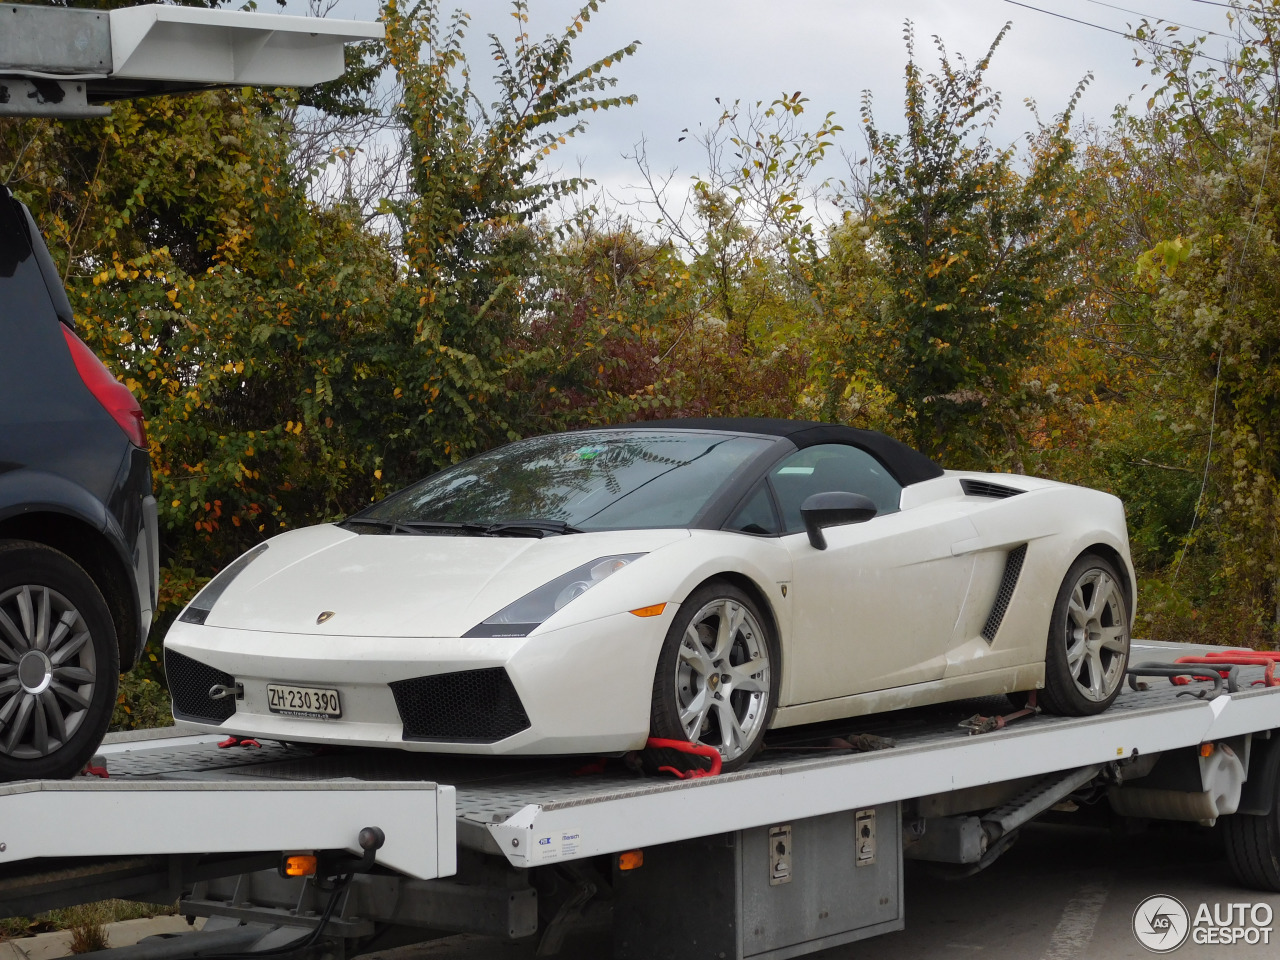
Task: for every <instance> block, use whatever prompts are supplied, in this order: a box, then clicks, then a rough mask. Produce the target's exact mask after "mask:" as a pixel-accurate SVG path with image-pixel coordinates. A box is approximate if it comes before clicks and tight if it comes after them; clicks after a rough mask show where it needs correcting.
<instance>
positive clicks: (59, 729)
mask: <svg viewBox="0 0 1280 960" xmlns="http://www.w3.org/2000/svg"><path fill="white" fill-rule="evenodd" d="M119 677H120V651H119V649H118V647H117V645H116V631H115V625H114V624H113V622H112V620H111V614H110V612H109V611H108V610H107V605H106V602H105V601H104V600H103V599H102V593H101V592H100V591H99V590H98V588H97V586H96V585H95V584H94V582H93V580H92V579H91V578H90V577H89V575H88V574H87V573H85V571H84V570H83V569H82V568H81V567H80V566H79V565H78V564H77V563H76V562H75V561H73V560H72V559H71V558H70V557H68V556H66V555H65V554H63V553H60V552H59V551H57V550H53V549H51V548H49V547H46V546H43V545H41V544H37V543H30V542H27V541H21V540H9V541H0V780H26V779H36V778H64V777H72V776H75V775H76V774H77V773H79V772H80V770H81V769H82V768H83V767H84V764H85V762H86V761H87V760H88V759H89V758H90V757H91V756H92V755H93V751H94V750H96V749H97V747H98V745H99V744H100V743H101V742H102V736H103V734H104V733H106V729H107V725H108V723H109V722H110V720H111V710H112V707H113V706H114V705H115V698H116V688H117V686H118V684H119Z"/></svg>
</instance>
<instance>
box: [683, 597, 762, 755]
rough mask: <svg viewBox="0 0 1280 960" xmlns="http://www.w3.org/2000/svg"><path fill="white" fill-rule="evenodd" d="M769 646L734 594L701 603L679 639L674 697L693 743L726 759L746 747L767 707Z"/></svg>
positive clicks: (751, 739)
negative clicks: (729, 597) (704, 746)
mask: <svg viewBox="0 0 1280 960" xmlns="http://www.w3.org/2000/svg"><path fill="white" fill-rule="evenodd" d="M771 669H772V667H771V665H770V663H769V647H768V644H767V643H766V641H765V634H764V630H763V629H762V628H761V627H760V624H759V622H758V621H757V620H756V618H755V615H754V614H753V613H752V612H751V611H750V610H749V609H747V608H746V607H745V606H743V605H742V604H741V603H739V602H738V601H736V600H732V599H728V598H719V599H716V600H712V601H711V602H710V603H708V604H706V605H705V606H703V607H702V609H701V610H699V611H698V612H697V614H696V615H695V616H694V618H693V619H692V620H691V621H690V622H689V626H688V627H687V628H686V629H685V632H684V636H683V637H682V638H681V640H680V654H679V662H678V666H677V668H676V677H675V683H676V703H677V705H678V709H679V712H680V725H681V727H683V728H684V732H685V734H686V735H687V736H688V738H689V739H690V740H691V741H692V742H694V743H703V744H706V745H707V746H712V747H715V748H716V749H718V750H719V751H720V756H721V758H722V759H723V760H725V761H732V760H734V759H736V758H737V757H739V756H741V755H742V754H743V753H744V752H745V751H747V750H748V749H749V748H750V747H751V746H752V745H753V744H754V743H755V741H756V739H757V738H758V737H759V736H760V734H761V733H762V732H763V730H762V728H763V726H764V722H765V718H766V717H767V716H768V713H769V671H770V670H771Z"/></svg>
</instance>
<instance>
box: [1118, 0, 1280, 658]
mask: <svg viewBox="0 0 1280 960" xmlns="http://www.w3.org/2000/svg"><path fill="white" fill-rule="evenodd" d="M1232 7H1233V9H1232V11H1231V13H1230V14H1229V15H1228V16H1229V22H1230V23H1231V25H1232V28H1233V32H1234V39H1235V46H1234V52H1233V53H1232V54H1230V55H1228V56H1227V57H1226V58H1225V59H1223V58H1220V57H1219V56H1217V54H1216V51H1217V48H1216V47H1215V48H1214V51H1215V52H1214V53H1209V52H1208V51H1207V49H1206V47H1207V38H1206V37H1203V36H1202V37H1197V38H1194V39H1191V40H1188V41H1183V40H1181V39H1179V37H1178V35H1177V34H1176V33H1171V32H1169V31H1167V30H1166V29H1164V28H1161V27H1160V26H1159V25H1155V24H1151V23H1149V22H1146V21H1144V22H1143V23H1142V24H1141V25H1140V26H1139V27H1138V28H1137V30H1136V36H1137V38H1138V40H1139V41H1140V42H1141V43H1142V45H1143V46H1144V47H1145V56H1146V57H1147V58H1149V59H1150V61H1151V63H1152V73H1153V75H1154V76H1156V77H1157V78H1159V81H1160V86H1159V87H1158V89H1157V90H1156V92H1155V94H1154V95H1153V96H1152V98H1151V101H1150V102H1149V105H1148V107H1149V110H1150V117H1149V120H1148V127H1147V129H1148V131H1149V136H1148V138H1147V139H1148V143H1149V145H1150V146H1149V152H1150V155H1151V156H1152V157H1153V158H1156V159H1158V160H1159V161H1160V162H1161V172H1162V175H1163V176H1164V177H1166V178H1167V179H1168V180H1169V182H1171V184H1172V185H1173V190H1174V193H1175V195H1176V196H1177V203H1176V210H1175V211H1173V213H1172V215H1165V216H1161V217H1159V218H1153V228H1154V229H1153V236H1152V238H1151V239H1152V240H1153V241H1154V242H1152V243H1151V245H1150V248H1149V249H1148V250H1146V251H1145V252H1144V253H1142V254H1141V255H1140V256H1139V257H1137V258H1136V263H1134V264H1133V266H1134V269H1135V274H1136V277H1137V279H1138V281H1139V282H1141V283H1142V284H1143V285H1144V286H1145V287H1146V288H1147V289H1148V291H1149V292H1150V294H1151V296H1152V297H1153V301H1154V303H1153V306H1154V309H1153V313H1152V316H1151V319H1150V323H1149V325H1148V326H1147V327H1146V328H1145V330H1144V331H1143V333H1144V337H1145V338H1146V342H1148V343H1150V344H1154V345H1155V346H1156V347H1157V348H1158V349H1159V350H1160V351H1161V352H1162V353H1163V354H1164V355H1165V356H1167V357H1168V358H1169V359H1168V361H1167V362H1166V364H1165V365H1164V366H1165V369H1164V370H1163V372H1164V373H1165V374H1166V375H1167V376H1168V378H1169V380H1170V382H1171V383H1172V384H1173V385H1174V389H1173V390H1172V391H1170V396H1169V403H1168V407H1169V412H1170V414H1172V416H1170V418H1169V420H1170V422H1171V423H1172V424H1173V428H1174V429H1175V430H1176V431H1177V433H1178V434H1179V435H1180V438H1181V441H1182V443H1183V445H1184V447H1185V448H1187V449H1188V450H1191V451H1194V456H1193V458H1192V461H1193V467H1194V470H1195V477H1196V479H1197V480H1198V481H1199V482H1197V484H1196V487H1197V498H1196V503H1195V512H1194V516H1193V519H1192V522H1191V524H1190V525H1189V527H1188V529H1187V531H1186V535H1185V547H1184V550H1185V551H1191V550H1192V549H1193V548H1194V551H1195V553H1196V554H1198V555H1199V556H1200V558H1201V561H1200V563H1199V564H1195V563H1194V561H1193V564H1192V565H1191V566H1192V567H1195V566H1200V567H1201V568H1202V569H1201V570H1200V571H1199V573H1200V576H1199V577H1197V576H1196V573H1197V571H1195V570H1194V569H1188V570H1187V574H1188V575H1190V576H1191V577H1192V581H1191V582H1192V587H1191V589H1192V592H1193V593H1195V594H1198V595H1199V596H1200V597H1202V598H1205V597H1208V596H1213V595H1217V597H1218V598H1219V599H1218V601H1217V602H1218V604H1219V605H1220V606H1222V607H1223V608H1227V607H1229V608H1230V609H1231V611H1232V616H1231V619H1232V620H1234V621H1235V626H1234V627H1233V632H1234V633H1235V634H1236V635H1237V636H1240V637H1242V638H1248V639H1254V640H1259V639H1264V638H1265V639H1271V640H1274V639H1275V638H1276V636H1277V633H1278V632H1280V524H1278V523H1277V521H1278V520H1280V429H1278V425H1280V372H1278V369H1280V368H1278V367H1277V359H1278V358H1280V319H1278V317H1280V245H1278V242H1277V239H1276V229H1277V227H1280V222H1278V216H1280V149H1278V148H1280V137H1278V135H1277V126H1278V125H1280V84H1278V83H1277V79H1276V69H1277V65H1278V64H1280V37H1277V35H1276V34H1275V24H1276V19H1277V16H1280V3H1276V2H1275V0H1264V2H1256V3H1248V4H1244V3H1235V4H1233V5H1232ZM1182 568H1183V558H1179V560H1178V561H1177V562H1176V565H1175V568H1174V571H1173V573H1172V574H1171V579H1174V578H1176V577H1177V576H1179V575H1180V573H1181V572H1182ZM1196 581H1199V582H1196Z"/></svg>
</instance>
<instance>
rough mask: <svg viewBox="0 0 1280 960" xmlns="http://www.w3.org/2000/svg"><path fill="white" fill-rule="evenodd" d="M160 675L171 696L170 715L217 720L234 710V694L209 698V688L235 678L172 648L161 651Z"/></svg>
mask: <svg viewBox="0 0 1280 960" xmlns="http://www.w3.org/2000/svg"><path fill="white" fill-rule="evenodd" d="M164 675H165V678H166V679H167V680H168V682H169V696H170V697H172V698H173V715H174V716H175V717H177V718H178V719H179V720H197V721H200V722H204V723H221V722H222V721H223V720H226V719H227V718H228V717H229V716H231V715H232V714H233V713H235V712H236V700H235V697H223V698H222V699H221V700H211V699H209V688H210V687H214V686H218V685H219V684H221V685H222V686H226V687H234V686H235V682H236V678H235V677H233V676H231V674H229V673H223V672H222V671H221V670H215V669H214V668H213V667H211V666H209V665H208V664H206V663H201V662H200V661H199V660H193V659H191V658H190V657H188V656H186V655H185V654H181V653H178V652H177V651H176V650H166V651H165V652H164Z"/></svg>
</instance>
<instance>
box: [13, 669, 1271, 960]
mask: <svg viewBox="0 0 1280 960" xmlns="http://www.w3.org/2000/svg"><path fill="white" fill-rule="evenodd" d="M1205 650H1206V648H1191V647H1185V646H1178V645H1171V644H1154V643H1135V645H1134V654H1133V659H1134V661H1135V662H1136V663H1138V664H1139V668H1138V669H1137V670H1136V671H1135V672H1136V673H1138V674H1141V675H1144V676H1145V677H1146V681H1145V684H1144V683H1141V682H1139V677H1135V678H1134V684H1135V685H1137V686H1138V687H1139V689H1126V690H1125V691H1124V692H1123V693H1122V694H1121V696H1120V698H1119V699H1118V700H1117V701H1116V703H1115V704H1114V705H1113V706H1112V707H1111V708H1110V709H1109V710H1108V711H1107V712H1105V713H1104V714H1101V715H1099V716H1096V717H1086V718H1065V717H1051V716H1046V715H1042V714H1036V713H1027V714H1025V715H1022V716H1019V717H1017V718H1016V719H1013V720H1011V721H1009V722H1007V723H1006V722H1003V721H1002V720H1001V719H1000V717H1001V711H1004V715H1012V713H1011V711H1012V707H1011V706H1009V704H1008V703H1007V702H1006V701H1005V699H1004V698H999V697H997V698H988V699H986V700H983V701H971V702H964V703H955V704H949V705H945V706H942V707H936V708H928V709H922V710H910V711H899V712H896V713H889V714H881V715H877V716H872V717H860V718H853V719H850V720H847V721H843V722H842V723H839V724H825V725H823V726H821V727H811V728H801V729H799V730H785V731H778V733H777V734H776V735H775V736H772V737H771V738H770V740H769V741H768V742H767V746H766V750H765V751H763V752H762V754H761V757H760V758H759V759H757V760H756V761H754V762H752V763H751V764H749V765H748V766H747V767H746V768H745V769H743V770H741V771H739V772H736V773H731V774H725V775H721V776H714V777H704V778H698V779H688V780H683V781H681V780H675V779H672V778H668V777H646V776H643V775H642V774H640V773H639V772H637V771H635V770H633V769H632V768H630V767H629V766H628V765H627V764H625V763H624V762H623V761H622V760H620V759H616V758H615V759H613V760H610V761H609V762H608V763H604V764H600V763H597V764H591V763H590V762H589V761H590V760H591V758H550V759H543V760H515V759H510V758H467V757H444V756H436V757H433V756H428V755H423V754H408V753H398V752H395V751H387V750H350V749H342V750H330V749H326V748H317V747H311V746H301V745H285V744H275V743H270V742H268V743H265V744H262V745H261V746H251V745H247V744H241V743H239V742H236V743H235V745H232V746H226V747H223V746H220V745H219V742H218V741H217V738H215V737H208V736H184V735H182V733H181V731H180V730H172V731H152V732H149V733H148V734H147V735H145V736H142V737H141V738H138V737H125V738H122V739H115V740H114V741H113V742H109V743H107V744H105V745H104V746H103V748H102V751H101V757H100V763H101V765H102V766H103V767H105V770H101V769H99V770H97V771H96V772H97V773H98V774H102V773H105V774H106V776H105V777H102V776H94V775H87V776H82V777H80V778H78V779H76V780H74V781H70V782H45V781H33V782H24V783H13V784H7V785H3V786H0V913H5V914H8V915H25V914H30V913H32V912H36V911H39V910H44V909H49V908H52V907H55V906H64V905H67V904H70V903H76V902H85V901H90V900H95V899H100V898H102V897H105V896H116V897H127V898H133V899H138V900H143V901H150V902H173V901H175V900H180V901H181V902H180V910H181V912H182V913H184V914H186V915H188V916H191V917H206V918H209V919H208V920H207V921H206V923H205V924H204V926H203V929H202V930H201V931H199V932H192V933H190V934H188V935H184V936H180V937H177V938H171V939H166V940H161V941H155V942H151V941H144V942H143V943H141V944H139V945H137V946H134V947H123V948H119V949H116V950H115V951H114V953H115V954H116V955H117V956H121V955H127V958H128V960H132V958H133V957H134V956H136V957H138V958H147V960H160V958H165V957H191V956H197V955H199V956H220V955H224V954H228V953H236V954H240V953H257V952H261V951H264V950H277V951H282V952H293V953H297V954H298V955H302V954H303V952H304V951H305V950H306V949H315V948H323V950H324V951H325V952H326V953H327V954H329V955H331V956H334V957H343V956H354V955H358V954H359V953H361V952H362V951H364V950H366V949H367V948H368V947H369V945H370V944H372V943H375V942H376V943H377V944H378V945H379V946H382V945H385V943H386V942H387V937H388V934H389V933H390V934H391V939H392V940H394V942H396V943H405V942H411V941H413V940H426V939H430V938H434V937H440V936H444V935H448V934H451V933H470V934H480V935H484V936H489V937H494V938H497V939H499V940H507V941H511V940H526V939H527V940H530V941H531V942H536V943H538V945H539V947H538V954H539V955H542V956H552V955H554V954H555V952H556V950H557V949H558V947H559V946H560V945H561V944H562V943H563V942H564V940H565V937H566V935H568V934H570V933H572V932H573V930H574V928H575V926H580V925H585V924H592V923H594V924H597V925H599V924H601V923H611V925H612V935H613V949H614V955H615V956H616V957H618V958H640V957H645V958H651V957H671V958H683V957H734V958H747V957H753V958H754V957H761V958H782V957H797V956H803V955H805V954H808V953H812V952H814V951H817V950H821V949H825V948H827V947H831V946H836V945H838V944H842V943H847V942H850V941H853V940H857V939H862V938H866V937H871V936H876V935H878V934H880V933H886V932H889V931H894V930H900V929H902V928H903V926H904V921H905V913H904V903H903V894H902V890H903V887H902V878H903V867H904V862H905V861H906V860H908V859H910V860H915V861H928V862H930V863H931V864H932V868H933V869H939V870H944V871H949V872H952V873H954V874H955V875H963V874H966V873H973V872H976V871H978V870H981V869H982V868H983V867H985V866H987V865H988V864H989V863H991V862H992V861H994V859H995V858H996V857H998V856H999V855H1000V853H1002V852H1003V851H1004V850H1005V849H1007V848H1008V847H1009V845H1010V844H1011V843H1012V842H1013V841H1014V840H1015V839H1016V838H1017V835H1018V831H1019V830H1020V829H1021V827H1022V826H1024V825H1025V824H1026V823H1028V822H1030V821H1031V820H1033V819H1035V818H1037V817H1040V816H1041V815H1043V814H1045V813H1047V812H1048V811H1050V810H1055V809H1056V810H1059V811H1061V810H1069V809H1073V808H1079V807H1092V808H1094V809H1097V810H1102V811H1105V810H1106V809H1107V808H1110V810H1111V815H1112V816H1124V817H1131V818H1140V819H1143V820H1181V821H1191V822H1202V823H1208V822H1212V821H1215V820H1218V819H1221V820H1222V827H1223V832H1224V834H1225V836H1226V838H1227V856H1228V860H1229V861H1230V864H1231V867H1232V870H1233V872H1234V873H1235V875H1236V877H1237V879H1239V880H1240V881H1241V883H1242V884H1244V885H1246V886H1252V887H1255V888H1262V889H1270V890H1277V889H1280V829H1277V825H1280V811H1278V810H1277V806H1276V805H1277V794H1278V793H1280V780H1278V778H1277V770H1278V769H1280V747H1278V746H1277V740H1278V738H1277V737H1276V731H1280V689H1277V688H1276V687H1269V686H1263V685H1261V683H1262V681H1263V677H1264V668H1263V667H1261V666H1254V667H1241V668H1238V669H1237V670H1236V671H1234V673H1233V677H1232V683H1231V686H1236V687H1237V689H1236V690H1235V691H1234V692H1233V691H1231V690H1229V689H1228V685H1226V684H1224V683H1222V682H1221V681H1214V683H1213V685H1212V689H1211V688H1210V684H1209V683H1206V682H1204V681H1196V680H1192V681H1191V682H1190V683H1189V684H1186V685H1183V686H1174V685H1172V684H1171V683H1170V681H1169V679H1168V678H1167V677H1166V676H1164V675H1162V674H1161V673H1160V671H1159V669H1158V668H1155V667H1143V666H1141V665H1142V664H1144V663H1145V664H1150V663H1153V662H1157V661H1158V662H1163V663H1171V662H1172V661H1173V660H1174V659H1175V658H1177V657H1179V656H1183V655H1188V654H1199V653H1203V652H1205ZM1181 669H1182V670H1183V671H1184V672H1185V671H1199V672H1200V673H1201V675H1208V674H1211V673H1216V672H1217V669H1216V668H1206V667H1189V666H1184V667H1182V668H1181ZM1144 686H1145V687H1146V689H1142V687H1144ZM975 710H977V711H978V713H979V714H981V715H974V711H975ZM987 714H990V716H987ZM290 855H293V856H295V857H296V856H299V855H303V856H315V857H316V858H317V859H316V867H315V868H314V869H315V872H314V874H313V875H311V876H305V877H303V876H298V877H290V876H286V875H285V871H284V868H283V864H284V863H285V860H286V858H287V857H289V856H290ZM310 864H311V861H308V860H301V861H297V860H295V861H294V865H295V867H297V868H298V869H300V870H302V871H304V872H306V871H310V870H312V867H311V866H310ZM375 938H378V939H377V940H376V941H375ZM122 960H125V957H124V956H122Z"/></svg>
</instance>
